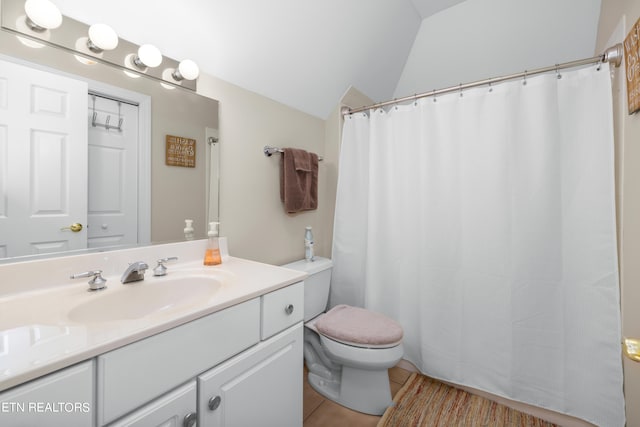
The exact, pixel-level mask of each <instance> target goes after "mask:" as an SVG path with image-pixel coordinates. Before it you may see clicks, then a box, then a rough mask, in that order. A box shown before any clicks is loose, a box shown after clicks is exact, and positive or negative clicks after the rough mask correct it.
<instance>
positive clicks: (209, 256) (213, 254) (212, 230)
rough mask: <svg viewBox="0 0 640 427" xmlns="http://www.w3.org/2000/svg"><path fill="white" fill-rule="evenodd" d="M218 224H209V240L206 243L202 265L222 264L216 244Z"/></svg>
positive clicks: (218, 245)
mask: <svg viewBox="0 0 640 427" xmlns="http://www.w3.org/2000/svg"><path fill="white" fill-rule="evenodd" d="M219 224H220V223H219V222H210V223H209V232H208V233H207V235H208V236H209V240H208V241H207V250H206V251H205V253H204V265H218V264H222V258H221V257H220V244H219V242H218V225H219Z"/></svg>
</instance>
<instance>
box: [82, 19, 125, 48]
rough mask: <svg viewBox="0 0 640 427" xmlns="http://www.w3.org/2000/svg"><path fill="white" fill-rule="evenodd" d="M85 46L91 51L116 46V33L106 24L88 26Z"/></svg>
mask: <svg viewBox="0 0 640 427" xmlns="http://www.w3.org/2000/svg"><path fill="white" fill-rule="evenodd" d="M87 47H88V48H89V50H91V51H92V52H93V53H102V51H105V50H113V49H115V48H116V47H118V35H117V34H116V32H115V31H114V30H113V28H111V27H110V26H108V25H107V24H93V25H92V26H90V27H89V38H88V39H87Z"/></svg>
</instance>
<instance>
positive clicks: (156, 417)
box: [109, 381, 196, 427]
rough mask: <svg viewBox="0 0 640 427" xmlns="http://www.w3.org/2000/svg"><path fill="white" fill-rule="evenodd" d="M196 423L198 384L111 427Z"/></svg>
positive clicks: (169, 426) (171, 426) (188, 426)
mask: <svg viewBox="0 0 640 427" xmlns="http://www.w3.org/2000/svg"><path fill="white" fill-rule="evenodd" d="M195 423H196V382H195V381H191V382H189V383H187V384H185V385H184V386H182V387H179V388H177V389H176V390H173V391H171V392H169V393H167V394H166V395H164V396H162V397H160V398H158V399H156V400H154V401H153V402H151V403H149V404H148V405H146V406H144V407H142V408H140V409H138V410H137V411H135V412H134V413H132V414H131V415H128V416H126V417H124V418H123V419H121V420H118V421H116V422H115V423H113V424H109V427H152V426H153V427H193V426H195Z"/></svg>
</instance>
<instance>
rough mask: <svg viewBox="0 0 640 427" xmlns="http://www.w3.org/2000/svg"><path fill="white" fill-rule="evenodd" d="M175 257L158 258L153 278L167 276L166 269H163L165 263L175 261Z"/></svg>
mask: <svg viewBox="0 0 640 427" xmlns="http://www.w3.org/2000/svg"><path fill="white" fill-rule="evenodd" d="M177 260H178V257H177V256H172V257H168V258H160V259H159V260H158V265H156V267H155V268H154V269H153V275H154V276H165V275H166V274H167V267H165V265H164V264H165V263H166V262H169V261H177Z"/></svg>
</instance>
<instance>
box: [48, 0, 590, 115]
mask: <svg viewBox="0 0 640 427" xmlns="http://www.w3.org/2000/svg"><path fill="white" fill-rule="evenodd" d="M495 1H506V0H466V1H465V0H348V1H344V0H324V1H321V2H309V1H304V0H270V1H265V0H181V1H180V2H169V1H160V2H158V1H157V0H156V1H152V0H134V1H132V0H109V1H105V0H53V2H54V3H55V4H56V5H58V7H59V8H60V10H61V11H62V13H63V14H64V15H66V16H69V17H71V18H74V19H77V20H79V21H82V22H85V23H87V24H93V23H98V22H103V23H106V24H109V25H111V26H112V27H113V28H114V29H115V30H116V32H117V33H118V34H119V35H120V37H122V38H124V39H126V40H129V41H131V42H133V43H136V44H144V43H151V44H155V45H156V46H157V47H158V48H160V50H161V51H162V53H163V54H164V55H166V56H169V57H172V58H174V59H176V60H181V59H185V58H190V59H193V60H195V61H196V62H197V63H198V64H199V66H200V68H201V72H203V73H206V74H209V75H212V76H215V77H218V78H220V79H222V80H225V81H227V82H229V83H233V84H235V85H238V86H240V87H243V88H245V89H247V90H250V91H253V92H256V93H259V94H261V95H264V96H266V97H269V98H272V99H274V100H276V101H279V102H281V103H283V104H286V105H288V106H291V107H293V108H296V109H298V110H301V111H304V112H307V113H309V114H311V115H313V116H316V117H320V118H326V117H327V116H328V115H329V114H330V113H331V111H332V110H333V109H334V108H335V107H336V105H337V104H338V102H339V101H340V98H341V97H342V95H343V94H344V93H345V91H346V90H347V89H348V88H349V87H350V86H354V87H356V88H357V89H359V90H360V91H361V92H363V93H365V94H366V95H368V96H369V97H370V98H372V99H374V100H376V101H382V100H386V99H389V98H392V96H393V94H394V91H395V90H396V87H397V85H398V82H399V80H400V78H401V75H402V74H403V69H404V67H405V64H406V63H407V60H408V58H409V56H410V54H411V55H415V54H416V53H415V52H412V47H413V45H414V41H415V40H416V35H417V34H418V32H419V30H420V29H421V25H425V23H428V22H429V19H430V18H431V17H434V16H438V14H439V12H442V11H444V10H446V9H449V8H452V7H458V6H461V5H463V4H464V3H465V2H468V3H478V2H487V3H491V2H494V3H495ZM510 1H523V2H524V1H525V0H510ZM557 1H558V2H571V3H575V2H576V1H579V0H557ZM591 1H593V0H591ZM547 3H549V2H547ZM477 18H478V17H475V16H474V17H471V18H470V19H477ZM519 19H521V17H519ZM539 24H540V28H544V23H543V22H540V23H539ZM461 30H464V28H461ZM567 30H568V31H570V28H569V29H567ZM595 31H596V28H593V32H594V34H595ZM478 36H479V35H473V37H478ZM536 36H537V35H534V36H533V37H536ZM553 36H554V35H550V37H553ZM594 39H595V36H594ZM592 48H593V47H592ZM424 54H425V55H427V54H428V53H426V52H425V53H424ZM555 59H556V58H553V60H555ZM553 60H550V62H549V63H554V62H553ZM540 65H541V66H544V65H548V64H540Z"/></svg>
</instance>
